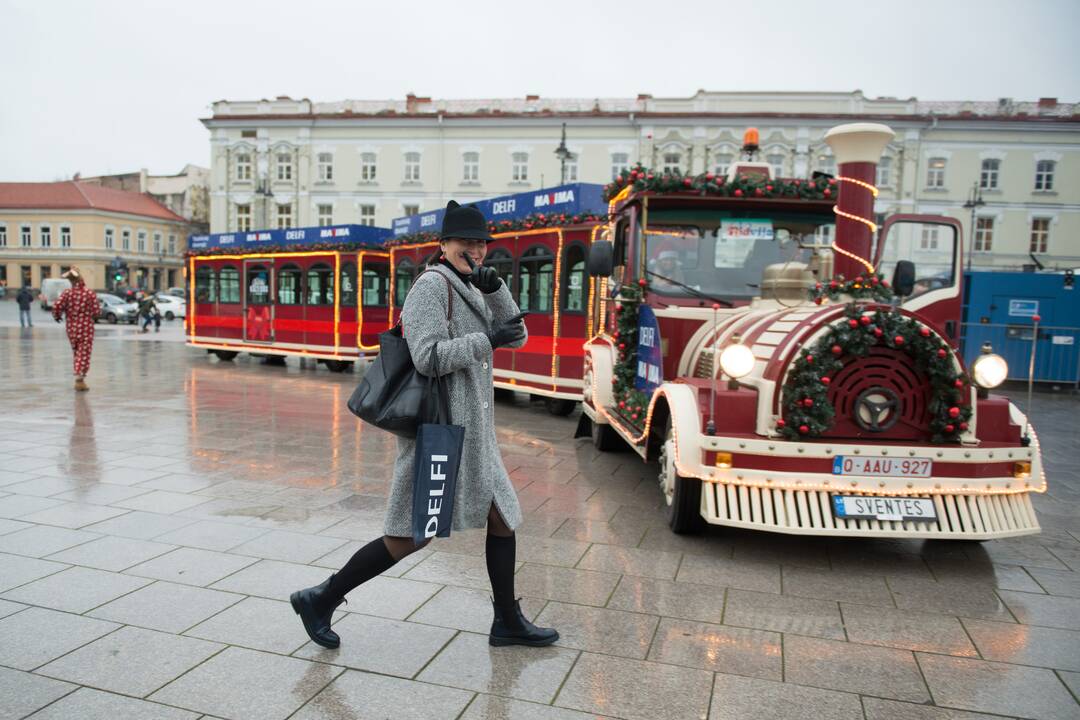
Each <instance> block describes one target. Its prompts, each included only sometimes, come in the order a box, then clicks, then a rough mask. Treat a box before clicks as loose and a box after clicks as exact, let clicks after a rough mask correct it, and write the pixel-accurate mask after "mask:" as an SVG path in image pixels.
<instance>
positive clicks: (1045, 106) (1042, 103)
mask: <svg viewBox="0 0 1080 720" xmlns="http://www.w3.org/2000/svg"><path fill="white" fill-rule="evenodd" d="M1056 107H1057V98H1039V109H1040V110H1052V109H1053V108H1056Z"/></svg>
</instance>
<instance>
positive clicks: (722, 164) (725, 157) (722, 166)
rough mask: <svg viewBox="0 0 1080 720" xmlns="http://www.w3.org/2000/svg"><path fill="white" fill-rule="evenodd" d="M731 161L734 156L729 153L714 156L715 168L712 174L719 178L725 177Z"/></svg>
mask: <svg viewBox="0 0 1080 720" xmlns="http://www.w3.org/2000/svg"><path fill="white" fill-rule="evenodd" d="M733 160H735V156H734V155H732V154H730V153H720V154H719V155H717V156H716V167H715V169H714V172H715V173H716V174H717V175H719V176H721V177H727V174H728V170H730V169H731V163H732V161H733Z"/></svg>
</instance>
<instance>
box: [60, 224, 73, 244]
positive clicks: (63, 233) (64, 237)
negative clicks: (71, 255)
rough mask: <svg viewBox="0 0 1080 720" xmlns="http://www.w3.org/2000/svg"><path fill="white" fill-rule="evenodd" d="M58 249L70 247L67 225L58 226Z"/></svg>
mask: <svg viewBox="0 0 1080 720" xmlns="http://www.w3.org/2000/svg"><path fill="white" fill-rule="evenodd" d="M60 247H62V248H69V247H71V228H70V227H68V226H67V225H61V226H60Z"/></svg>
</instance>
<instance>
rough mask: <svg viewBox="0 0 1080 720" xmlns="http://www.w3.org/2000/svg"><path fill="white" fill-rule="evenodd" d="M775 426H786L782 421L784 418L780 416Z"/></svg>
mask: <svg viewBox="0 0 1080 720" xmlns="http://www.w3.org/2000/svg"><path fill="white" fill-rule="evenodd" d="M776 427H778V428H783V427H787V423H786V422H784V418H780V419H779V420H777V421H776Z"/></svg>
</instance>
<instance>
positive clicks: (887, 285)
mask: <svg viewBox="0 0 1080 720" xmlns="http://www.w3.org/2000/svg"><path fill="white" fill-rule="evenodd" d="M881 287H883V288H887V287H889V281H888V280H882V281H881Z"/></svg>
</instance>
